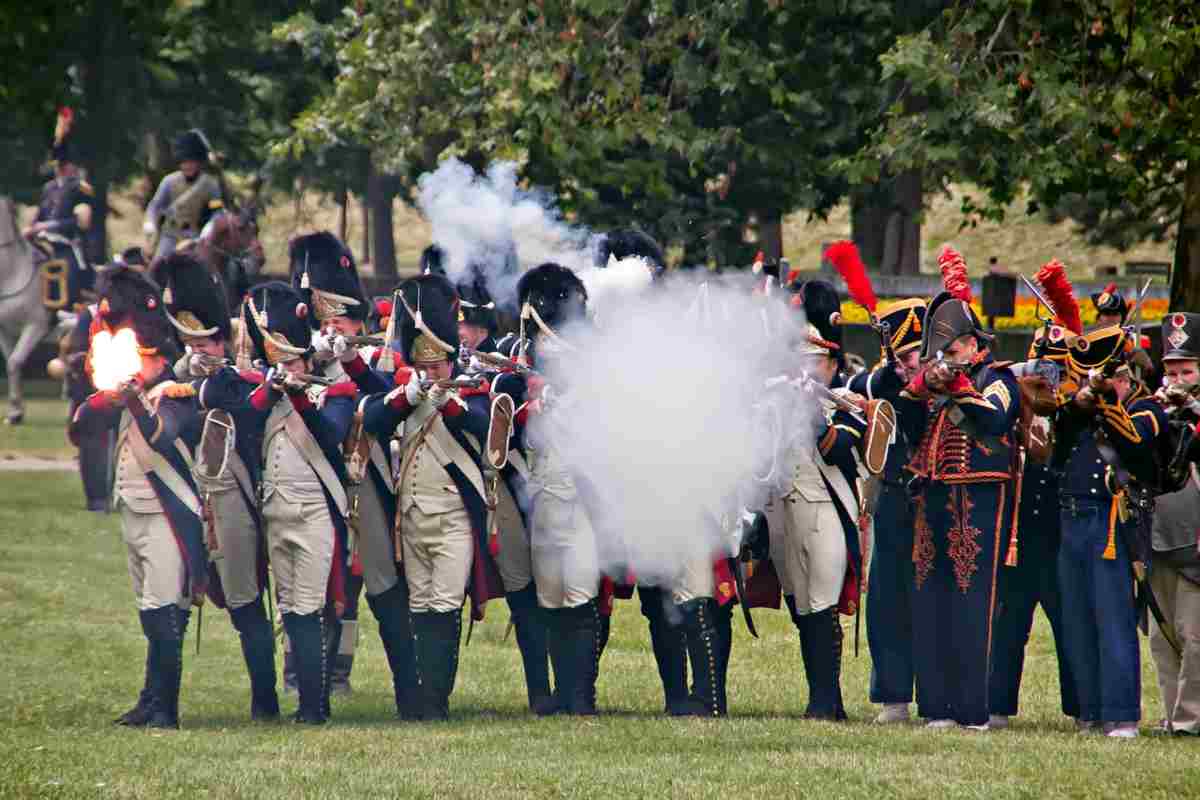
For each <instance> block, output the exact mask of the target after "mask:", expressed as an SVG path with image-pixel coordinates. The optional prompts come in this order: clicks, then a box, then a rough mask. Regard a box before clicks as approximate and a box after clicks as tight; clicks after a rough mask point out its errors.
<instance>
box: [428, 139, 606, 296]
mask: <svg viewBox="0 0 1200 800" xmlns="http://www.w3.org/2000/svg"><path fill="white" fill-rule="evenodd" d="M417 206H418V207H419V208H420V210H421V213H422V214H423V215H424V216H425V218H426V219H428V220H429V224H430V226H431V228H432V233H433V241H434V242H435V243H436V244H438V245H439V246H440V247H441V248H442V249H443V251H445V254H446V272H447V274H448V275H449V277H450V279H451V280H458V279H459V278H460V277H463V276H464V275H465V273H466V270H467V267H468V266H469V265H471V264H473V263H476V264H480V265H486V267H487V269H488V271H487V274H486V278H487V283H488V290H489V291H490V292H491V294H492V296H493V299H495V300H496V302H497V303H498V304H500V305H508V306H513V305H515V303H516V296H515V290H516V284H517V279H518V278H519V277H520V274H519V273H520V272H523V271H525V270H529V269H532V268H533V267H536V266H537V265H538V264H542V263H544V262H547V261H554V262H557V263H559V264H562V265H563V266H565V267H570V268H571V269H574V270H583V269H588V268H591V266H592V261H593V256H592V249H591V246H590V239H591V236H590V233H589V232H588V231H587V230H586V229H584V228H580V227H576V226H572V225H570V224H568V223H567V222H566V221H565V220H564V219H563V217H562V214H561V213H560V212H559V210H558V207H557V205H556V203H555V202H554V198H553V197H551V196H550V195H549V194H547V193H546V192H543V191H540V190H536V189H523V188H521V187H520V186H518V185H517V168H516V165H515V164H513V163H511V162H497V163H495V164H492V165H491V166H489V167H488V169H487V171H486V172H485V173H484V174H482V175H480V174H478V173H476V172H475V170H474V169H472V168H471V167H470V166H469V165H467V164H464V163H463V162H461V161H459V160H458V159H454V158H451V159H448V160H446V161H444V162H442V164H441V165H440V166H439V167H438V168H437V169H436V170H435V171H433V172H427V173H425V174H424V175H422V176H421V177H420V179H419V180H418V183H417ZM514 250H515V253H516V256H517V259H518V262H519V266H518V267H517V270H516V272H506V271H505V268H504V264H505V259H506V257H507V256H508V255H509V254H510V253H511V252H513V251H514Z"/></svg>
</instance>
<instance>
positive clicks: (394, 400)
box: [388, 386, 412, 411]
mask: <svg viewBox="0 0 1200 800" xmlns="http://www.w3.org/2000/svg"><path fill="white" fill-rule="evenodd" d="M388 405H389V406H391V407H392V408H393V409H395V410H396V411H408V410H409V409H410V408H412V406H410V405H409V404H408V395H406V394H405V393H404V387H403V386H400V387H398V388H397V389H395V390H394V391H393V392H392V397H391V399H390V400H388Z"/></svg>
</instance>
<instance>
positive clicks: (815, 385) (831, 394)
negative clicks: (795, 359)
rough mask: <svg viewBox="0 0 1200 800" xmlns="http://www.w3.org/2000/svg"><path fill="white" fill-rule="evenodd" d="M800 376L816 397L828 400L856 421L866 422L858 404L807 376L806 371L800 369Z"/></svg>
mask: <svg viewBox="0 0 1200 800" xmlns="http://www.w3.org/2000/svg"><path fill="white" fill-rule="evenodd" d="M800 378H801V380H803V381H804V382H805V384H806V388H808V389H809V390H810V391H811V392H812V393H813V394H815V395H817V396H818V397H820V398H822V399H824V400H828V401H829V402H831V403H833V404H834V405H835V406H837V407H838V408H839V409H841V410H842V411H845V412H846V413H847V414H849V415H850V416H852V417H854V419H855V420H856V421H858V422H860V423H862V424H863V425H866V424H867V420H866V419H865V418H864V417H863V415H862V409H861V408H859V407H858V405H857V404H856V403H854V401H852V400H849V399H847V398H845V397H843V396H842V395H840V394H838V393H837V392H835V391H833V390H832V389H830V388H829V387H828V386H826V385H825V384H823V383H820V382H819V381H816V380H814V379H813V378H812V377H810V376H809V374H808V373H807V372H804V371H801V373H800Z"/></svg>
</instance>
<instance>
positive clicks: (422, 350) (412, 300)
mask: <svg viewBox="0 0 1200 800" xmlns="http://www.w3.org/2000/svg"><path fill="white" fill-rule="evenodd" d="M399 295H400V300H401V303H400V307H399V308H396V309H394V313H396V314H397V315H398V316H397V317H396V327H397V329H398V330H399V331H400V347H401V350H402V351H403V355H404V360H405V361H406V362H407V363H409V364H414V365H416V364H429V363H435V362H437V361H441V360H448V359H451V358H453V357H454V354H455V353H457V352H458V346H457V342H458V295H457V294H456V293H455V291H454V286H453V284H451V283H450V281H449V280H448V279H447V278H446V277H445V276H444V275H435V274H429V275H418V276H417V277H415V278H409V279H408V280H406V281H405V282H404V283H402V284H400V290H399Z"/></svg>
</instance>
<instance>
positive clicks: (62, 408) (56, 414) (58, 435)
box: [0, 378, 75, 462]
mask: <svg viewBox="0 0 1200 800" xmlns="http://www.w3.org/2000/svg"><path fill="white" fill-rule="evenodd" d="M61 387H62V384H60V383H57V382H55V381H50V380H26V382H25V421H24V422H22V423H21V424H20V425H6V424H2V423H0V462H3V461H4V460H6V459H11V458H15V457H18V456H20V457H24V458H49V459H70V458H74V457H75V448H74V447H72V446H71V443H70V442H69V441H67V433H66V422H67V401H66V400H64V399H63V398H62V396H61ZM0 406H2V407H3V412H4V413H7V412H8V381H7V380H6V379H4V378H0ZM0 417H3V413H0Z"/></svg>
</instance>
